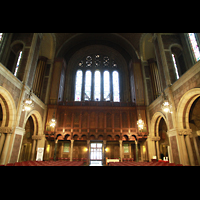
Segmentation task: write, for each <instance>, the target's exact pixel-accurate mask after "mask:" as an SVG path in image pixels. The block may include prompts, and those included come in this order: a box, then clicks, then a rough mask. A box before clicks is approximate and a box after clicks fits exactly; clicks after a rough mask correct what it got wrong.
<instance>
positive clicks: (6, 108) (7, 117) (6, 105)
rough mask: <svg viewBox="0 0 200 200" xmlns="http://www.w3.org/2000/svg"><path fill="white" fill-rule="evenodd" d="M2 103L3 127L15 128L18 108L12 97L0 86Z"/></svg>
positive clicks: (0, 101)
mask: <svg viewBox="0 0 200 200" xmlns="http://www.w3.org/2000/svg"><path fill="white" fill-rule="evenodd" d="M0 103H1V105H2V109H3V122H4V123H2V126H5V127H13V126H14V125H15V122H16V107H15V102H14V99H13V97H12V95H11V94H10V93H9V92H8V91H7V90H6V89H5V88H3V87H1V86H0Z"/></svg>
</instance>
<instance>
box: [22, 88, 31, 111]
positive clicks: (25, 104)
mask: <svg viewBox="0 0 200 200" xmlns="http://www.w3.org/2000/svg"><path fill="white" fill-rule="evenodd" d="M33 107H34V103H33V100H32V99H31V91H30V94H29V97H28V98H27V99H25V100H24V101H23V109H22V111H30V110H31V109H32V108H33Z"/></svg>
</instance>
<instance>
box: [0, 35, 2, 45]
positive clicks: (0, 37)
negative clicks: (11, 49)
mask: <svg viewBox="0 0 200 200" xmlns="http://www.w3.org/2000/svg"><path fill="white" fill-rule="evenodd" d="M2 39H3V33H0V44H1V41H2Z"/></svg>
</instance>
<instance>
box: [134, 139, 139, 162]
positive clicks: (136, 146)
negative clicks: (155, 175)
mask: <svg viewBox="0 0 200 200" xmlns="http://www.w3.org/2000/svg"><path fill="white" fill-rule="evenodd" d="M135 154H136V162H138V161H139V159H138V141H136V140H135Z"/></svg>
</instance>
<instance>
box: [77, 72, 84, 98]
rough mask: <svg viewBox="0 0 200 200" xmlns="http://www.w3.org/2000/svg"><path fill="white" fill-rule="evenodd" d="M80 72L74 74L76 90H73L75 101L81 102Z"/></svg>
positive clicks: (81, 73)
mask: <svg viewBox="0 0 200 200" xmlns="http://www.w3.org/2000/svg"><path fill="white" fill-rule="evenodd" d="M82 77H83V72H82V70H78V71H77V72H76V88H75V101H81V92H82Z"/></svg>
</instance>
